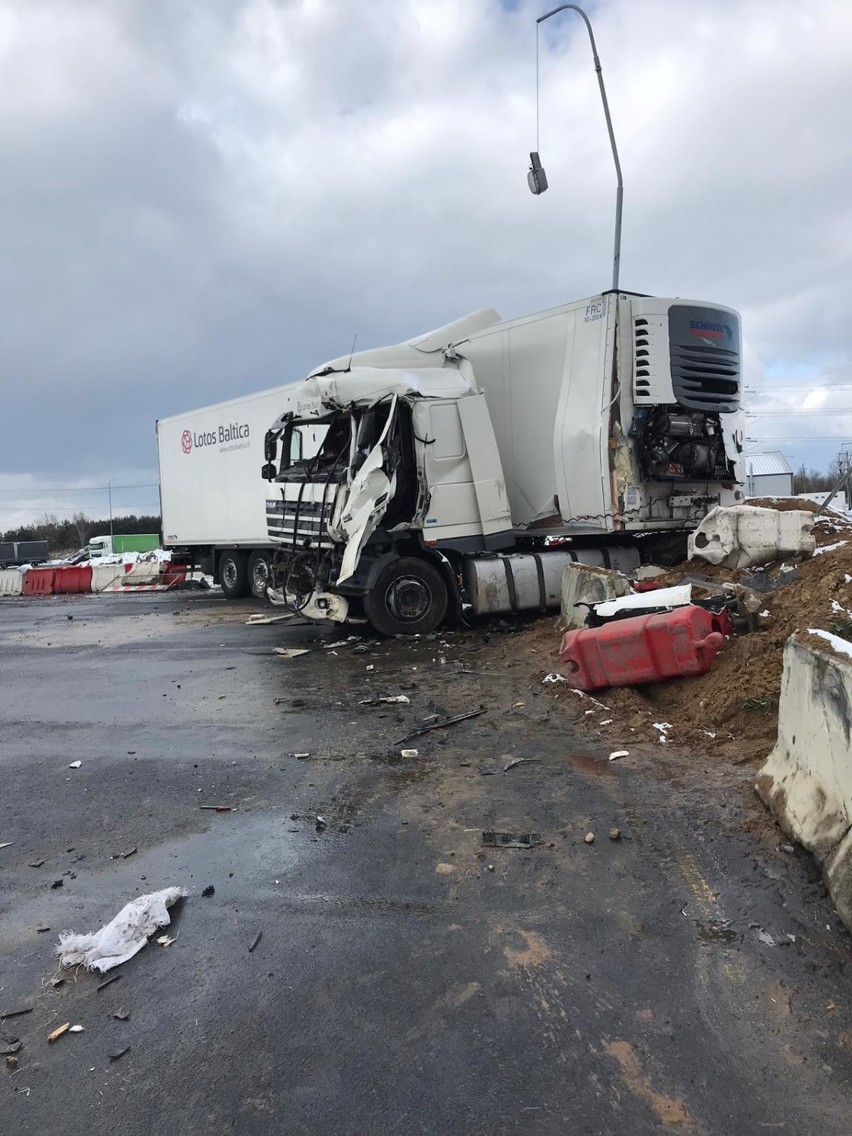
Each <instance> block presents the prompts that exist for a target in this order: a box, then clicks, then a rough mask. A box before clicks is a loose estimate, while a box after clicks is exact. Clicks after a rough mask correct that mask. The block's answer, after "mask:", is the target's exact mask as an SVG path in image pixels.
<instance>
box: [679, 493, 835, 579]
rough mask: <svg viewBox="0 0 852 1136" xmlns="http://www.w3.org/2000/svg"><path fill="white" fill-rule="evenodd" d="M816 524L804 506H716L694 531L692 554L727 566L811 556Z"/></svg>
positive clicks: (768, 562) (691, 540) (691, 541)
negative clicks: (780, 507) (785, 510)
mask: <svg viewBox="0 0 852 1136" xmlns="http://www.w3.org/2000/svg"><path fill="white" fill-rule="evenodd" d="M813 527H814V516H813V513H809V512H806V511H805V510H803V509H795V510H791V511H789V512H783V511H781V510H778V509H760V508H756V507H755V506H753V505H734V506H732V507H731V508H722V507H721V506H719V505H717V506H716V508H715V509H711V510H710V512H709V513H708V514H707V516H706V517H705V518H704V519H703V521H702V522H701V524H700V525H699V526H698V528H697V529H696V530H695V532H694V533H692V534H691V536H690V538H689V542H688V551H689V556H690V559H692V558H693V557H700V558H701V559H702V560H707V561H709V562H710V563H711V564H723V565H724V566H725V567H726V568H751V567H754V566H755V565H759V564H770V563H771V562H772V561H773V560H782V559H783V558H784V557H785V556H801V555H806V556H810V555H812V554H813V551H814V549H815V548H816V540H815V538H814V534H813Z"/></svg>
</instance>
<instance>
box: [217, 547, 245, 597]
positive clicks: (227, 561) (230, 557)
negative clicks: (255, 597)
mask: <svg viewBox="0 0 852 1136" xmlns="http://www.w3.org/2000/svg"><path fill="white" fill-rule="evenodd" d="M219 583H220V584H221V585H222V591H223V592H224V593H225V595H226V597H227V598H228V599H229V600H236V599H240V598H241V597H242V596H247V595H250V594H251V587H250V585H249V577H248V569H247V568H246V557H245V553H244V552H223V553H222V555H221V556H220V557H219Z"/></svg>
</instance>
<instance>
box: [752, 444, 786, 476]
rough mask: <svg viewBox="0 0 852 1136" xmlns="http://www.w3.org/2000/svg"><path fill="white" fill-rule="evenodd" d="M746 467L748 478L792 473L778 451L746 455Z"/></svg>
mask: <svg viewBox="0 0 852 1136" xmlns="http://www.w3.org/2000/svg"><path fill="white" fill-rule="evenodd" d="M746 467H747V469H748V476H749V477H766V476H768V475H771V474H773V473H792V472H793V471H792V469H790V466H789V464H788V462H787V459H786V458H785V457H784V455H783V454H782V453H781V451H780V450H771V451H770V452H769V453H766V454H746Z"/></svg>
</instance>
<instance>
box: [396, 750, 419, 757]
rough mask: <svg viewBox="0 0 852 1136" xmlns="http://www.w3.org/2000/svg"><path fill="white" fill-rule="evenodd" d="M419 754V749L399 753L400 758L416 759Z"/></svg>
mask: <svg viewBox="0 0 852 1136" xmlns="http://www.w3.org/2000/svg"><path fill="white" fill-rule="evenodd" d="M419 753H420V750H419V749H401V750H400V751H399V755H400V757H417V756H418V755H419Z"/></svg>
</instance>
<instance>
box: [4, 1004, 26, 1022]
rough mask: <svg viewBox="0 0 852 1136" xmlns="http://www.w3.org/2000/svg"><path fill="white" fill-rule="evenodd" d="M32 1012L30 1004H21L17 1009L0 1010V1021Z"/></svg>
mask: <svg viewBox="0 0 852 1136" xmlns="http://www.w3.org/2000/svg"><path fill="white" fill-rule="evenodd" d="M32 1012H33V1008H32V1006H21V1007H19V1009H17V1010H0V1022H2V1021H3V1020H4V1018H20V1017H21V1015H22V1014H31V1013H32Z"/></svg>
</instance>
